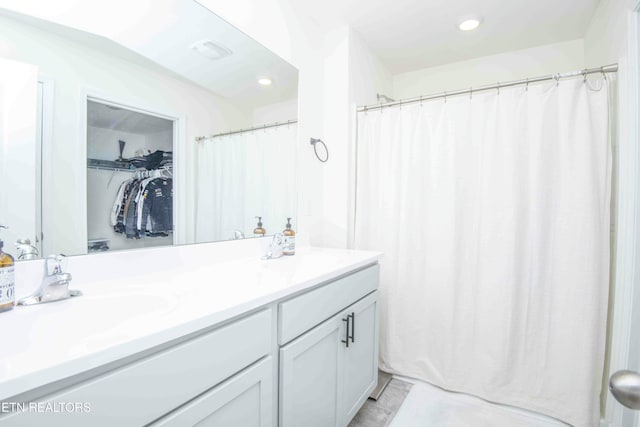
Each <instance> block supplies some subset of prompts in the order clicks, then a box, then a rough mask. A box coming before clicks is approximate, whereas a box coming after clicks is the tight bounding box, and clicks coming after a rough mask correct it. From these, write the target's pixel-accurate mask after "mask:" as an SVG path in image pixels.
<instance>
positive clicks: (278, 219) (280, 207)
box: [195, 124, 297, 242]
mask: <svg viewBox="0 0 640 427" xmlns="http://www.w3.org/2000/svg"><path fill="white" fill-rule="evenodd" d="M296 135H297V127H296V125H295V124H289V125H283V126H278V127H273V128H268V129H264V130H256V131H252V132H244V133H240V134H235V135H229V136H223V137H217V138H211V139H207V140H204V141H201V142H199V143H198V149H197V156H198V162H197V165H198V170H197V173H196V185H197V201H196V221H195V223H196V230H195V231H196V233H195V234H196V241H197V242H211V241H217V240H228V239H232V238H233V236H234V231H236V230H238V231H242V232H243V233H244V234H245V236H246V237H252V235H253V234H252V233H253V229H254V228H255V227H256V223H257V220H256V219H255V217H256V216H260V217H262V222H263V224H264V227H265V228H266V229H267V233H268V234H273V233H276V232H281V231H282V230H284V228H285V225H286V223H287V217H295V208H296V203H297V200H296V191H295V188H296V163H295V158H296V151H295V142H296Z"/></svg>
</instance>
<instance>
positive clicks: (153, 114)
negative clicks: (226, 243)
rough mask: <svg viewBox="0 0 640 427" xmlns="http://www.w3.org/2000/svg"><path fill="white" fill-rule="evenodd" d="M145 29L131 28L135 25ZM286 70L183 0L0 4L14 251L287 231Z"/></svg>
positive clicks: (290, 73)
mask: <svg viewBox="0 0 640 427" xmlns="http://www.w3.org/2000/svg"><path fill="white" fill-rule="evenodd" d="M140 22H145V23H146V24H145V25H140V24H139V23H140ZM297 87H298V71H297V70H296V69H295V68H294V67H293V66H292V65H290V64H288V63H287V62H285V61H284V60H282V59H281V58H279V57H278V56H277V55H275V54H274V53H272V52H270V51H269V50H268V49H266V48H265V47H263V46H262V45H260V44H259V43H257V42H256V41H254V40H252V39H251V38H249V37H248V36H247V35H245V34H244V33H242V32H240V31H239V30H237V29H236V28H234V27H232V26H231V25H229V24H228V23H227V22H225V21H224V20H222V19H221V18H219V17H218V16H216V15H215V14H213V13H212V12H211V11H209V10H208V9H206V8H204V7H203V6H201V5H200V4H199V3H197V2H195V1H193V0H161V1H154V2H152V1H147V0H142V1H135V2H131V1H127V2H125V1H123V0H115V1H111V2H86V1H80V0H61V1H57V2H52V3H51V2H50V3H47V2H29V1H27V2H25V1H21V0H0V129H1V131H0V147H1V153H2V154H1V155H2V157H1V159H0V182H2V191H1V192H0V224H1V225H6V226H8V227H9V228H8V229H7V230H3V231H2V232H1V233H0V238H2V240H3V241H4V242H5V250H6V251H7V252H9V253H10V254H12V255H14V256H15V257H16V259H29V258H34V257H39V256H42V255H48V254H51V253H62V254H66V255H80V254H87V253H93V252H102V251H113V250H125V249H139V248H145V247H151V246H164V245H173V244H190V243H200V242H211V241H221V240H228V239H234V238H236V239H239V238H249V237H254V229H256V228H257V224H258V218H257V217H260V218H261V220H260V222H261V223H262V224H263V225H262V227H263V228H264V229H265V230H266V233H265V234H266V235H270V234H273V233H275V232H281V231H282V230H283V229H284V228H285V225H286V222H287V218H289V217H292V218H293V220H292V223H293V226H294V228H295V227H296V221H295V216H296V212H295V209H296V205H297V200H296V198H297V195H296V187H295V183H296V166H295V165H296V158H295V156H296V144H295V141H296V136H297V129H296V117H297Z"/></svg>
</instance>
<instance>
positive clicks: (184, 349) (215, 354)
mask: <svg viewBox="0 0 640 427" xmlns="http://www.w3.org/2000/svg"><path fill="white" fill-rule="evenodd" d="M271 321H272V311H271V309H267V310H262V311H260V312H258V313H254V314H249V315H247V316H245V317H243V318H241V319H239V320H235V321H233V322H231V323H229V324H227V325H224V326H221V327H218V328H215V329H213V330H212V331H205V332H203V333H200V334H198V335H197V336H195V337H193V338H191V339H187V340H183V342H181V343H177V344H174V345H171V346H169V347H168V348H165V349H162V350H159V351H156V352H153V353H151V354H146V355H144V357H139V358H138V359H137V360H135V361H132V362H129V363H127V362H123V363H120V364H119V365H120V366H110V367H109V368H108V370H106V372H91V371H90V372H87V373H84V374H81V378H79V379H76V380H74V383H73V385H71V386H68V387H64V385H62V384H61V385H60V387H59V390H58V391H53V392H50V393H47V394H45V395H44V396H38V395H37V394H34V392H32V393H31V395H29V396H24V397H23V398H26V400H28V401H35V402H41V403H47V402H50V403H51V404H53V405H55V404H60V403H61V402H72V403H75V402H81V403H85V402H86V403H88V404H89V405H90V412H72V413H51V412H41V411H26V412H16V413H13V414H10V415H8V416H4V417H1V418H0V426H2V427H4V426H11V427H18V426H35V425H64V426H65V427H75V426H77V427H85V426H87V425H91V426H92V427H100V426H105V427H112V426H115V425H117V426H118V427H127V426H132V427H133V426H136V427H137V426H142V425H147V424H149V423H152V422H154V421H156V420H159V419H161V418H162V417H164V416H166V414H169V413H171V412H172V411H174V410H176V409H177V408H181V407H182V408H185V409H188V410H189V411H188V412H189V414H182V413H176V414H174V416H173V417H169V418H167V419H166V420H165V422H166V423H168V424H167V425H176V424H171V422H172V421H171V420H172V419H175V418H176V417H177V418H179V419H182V417H187V418H189V419H191V418H190V417H193V416H195V414H196V413H199V411H201V408H202V405H201V404H200V402H201V401H200V400H198V399H206V398H209V401H213V402H216V404H217V405H218V407H219V408H220V410H221V411H222V408H223V407H224V406H225V404H226V403H229V402H233V405H232V406H234V408H232V409H229V408H230V407H229V406H227V409H224V410H225V411H226V413H223V412H220V413H219V414H218V416H220V417H227V418H228V417H229V416H232V415H237V414H239V413H240V412H242V410H247V411H253V409H254V408H255V407H260V405H261V404H262V403H263V402H266V403H268V400H269V398H270V397H269V396H267V395H265V393H267V392H268V395H271V394H272V393H273V392H272V390H271V389H270V387H271V385H270V384H271V377H269V378H266V376H265V374H264V372H265V371H266V370H267V369H268V370H269V375H271V372H272V370H271V365H272V364H271V359H270V358H269V357H268V355H269V353H270V351H271V346H272V342H273V334H272V333H271V331H272V327H271ZM265 357H266V359H265ZM260 360H262V362H261V363H262V364H261V365H257V366H260V369H254V370H251V369H252V368H251V366H252V365H254V364H255V363H256V362H257V361H260ZM247 367H249V369H248V370H246V371H243V370H245V369H246V368H247ZM240 371H243V372H244V374H240V375H244V376H243V377H242V378H244V379H243V380H242V381H240V380H237V381H234V380H233V379H232V380H231V381H229V383H228V384H227V383H223V382H224V381H225V380H226V379H227V378H232V377H233V376H234V375H235V374H236V373H238V372H240ZM247 377H248V378H249V382H248V383H247V381H245V380H246V379H247ZM233 378H235V377H233ZM242 378H241V379H242ZM250 383H251V384H250ZM218 384H221V386H220V388H214V387H215V386H217V385H218ZM255 385H258V390H257V391H258V393H257V394H256V390H255V387H254V386H255ZM243 387H244V390H243ZM265 387H266V388H269V390H267V391H265V390H264V388H265ZM56 388H58V387H56ZM194 399H195V400H194ZM11 400H12V401H16V400H15V399H11ZM18 401H19V400H18ZM183 405H186V406H183ZM238 407H240V408H238ZM209 411H210V412H211V413H213V412H216V411H217V408H216V407H215V404H214V405H213V406H212V407H211V408H209ZM264 414H265V416H266V418H265V421H266V422H265V423H258V424H251V423H248V424H246V426H247V427H250V426H256V427H267V426H270V425H271V424H272V422H271V412H268V413H264ZM260 415H262V413H260ZM203 418H205V419H206V418H207V417H206V415H205V416H203ZM179 424H180V425H187V424H185V423H179ZM194 424H195V423H194ZM161 425H162V424H161ZM205 425H206V424H205ZM239 425H245V424H239Z"/></svg>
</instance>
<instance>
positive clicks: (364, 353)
mask: <svg viewBox="0 0 640 427" xmlns="http://www.w3.org/2000/svg"><path fill="white" fill-rule="evenodd" d="M377 305H378V292H377V291H376V292H374V293H372V294H370V295H369V296H367V297H366V298H364V299H362V300H360V301H358V302H357V303H355V304H354V305H352V306H350V307H349V308H348V309H347V310H346V312H345V313H344V314H343V316H345V317H349V321H350V324H349V335H350V337H352V338H350V339H349V347H346V346H343V347H342V352H343V353H344V355H343V363H344V368H343V377H342V398H341V402H340V403H341V412H342V414H343V418H342V425H343V426H346V425H347V424H348V423H349V421H351V419H352V418H353V417H354V415H355V414H356V413H357V412H358V411H359V410H360V407H361V406H362V404H363V403H364V402H365V401H366V400H367V398H368V397H369V395H370V394H371V392H372V391H373V389H374V388H375V386H376V384H377V382H378V307H377Z"/></svg>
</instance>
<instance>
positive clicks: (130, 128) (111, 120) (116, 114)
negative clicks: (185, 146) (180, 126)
mask: <svg viewBox="0 0 640 427" xmlns="http://www.w3.org/2000/svg"><path fill="white" fill-rule="evenodd" d="M87 125H89V126H93V127H98V128H103V129H111V130H117V131H120V132H127V133H137V134H141V135H146V134H150V133H158V132H168V131H172V130H173V122H172V121H171V120H167V119H163V118H160V117H156V116H151V115H149V114H143V113H138V112H137V111H131V110H127V109H124V108H120V107H115V106H111V105H106V104H102V103H99V102H93V101H89V102H88V103H87Z"/></svg>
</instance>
